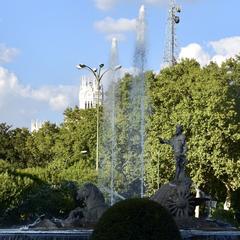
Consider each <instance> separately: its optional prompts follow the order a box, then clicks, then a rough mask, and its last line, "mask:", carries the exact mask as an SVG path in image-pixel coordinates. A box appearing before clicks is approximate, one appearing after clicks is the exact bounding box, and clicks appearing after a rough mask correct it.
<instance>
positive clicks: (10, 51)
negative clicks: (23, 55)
mask: <svg viewBox="0 0 240 240" xmlns="http://www.w3.org/2000/svg"><path fill="white" fill-rule="evenodd" d="M18 53H19V50H18V49H16V48H10V47H7V46H6V45H5V44H3V43H0V63H9V62H11V61H12V60H13V59H14V58H15V57H16V56H17V55H18Z"/></svg>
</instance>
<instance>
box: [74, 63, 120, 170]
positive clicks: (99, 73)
mask: <svg viewBox="0 0 240 240" xmlns="http://www.w3.org/2000/svg"><path fill="white" fill-rule="evenodd" d="M76 67H77V69H87V70H88V71H90V72H91V73H92V74H93V75H94V77H95V80H96V81H97V146H96V171H98V165H99V93H100V82H101V80H102V78H103V76H104V75H105V74H106V73H107V72H109V71H117V70H119V69H120V68H121V67H122V66H121V65H117V66H115V67H114V68H108V69H106V70H104V69H103V67H104V64H103V63H101V64H99V66H98V68H91V67H89V66H88V65H86V64H78V65H77V66H76Z"/></svg>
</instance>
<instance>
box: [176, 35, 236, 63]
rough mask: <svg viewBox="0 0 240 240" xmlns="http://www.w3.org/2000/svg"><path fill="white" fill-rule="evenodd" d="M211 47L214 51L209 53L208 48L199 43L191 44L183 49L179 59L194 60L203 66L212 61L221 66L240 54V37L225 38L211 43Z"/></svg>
mask: <svg viewBox="0 0 240 240" xmlns="http://www.w3.org/2000/svg"><path fill="white" fill-rule="evenodd" d="M208 46H210V48H211V50H212V51H213V53H212V54H210V53H208V50H210V49H208V48H205V49H204V47H203V46H201V45H199V44H197V43H191V44H189V45H187V46H186V47H183V48H181V51H180V54H179V59H183V58H190V59H191V58H193V59H196V60H197V61H198V62H199V63H200V64H201V65H202V66H204V65H206V64H208V63H209V62H210V61H213V62H216V63H217V64H218V65H221V64H222V62H224V61H225V60H226V59H228V58H231V57H235V56H236V55H237V54H239V53H240V36H236V37H229V38H223V39H220V40H217V41H211V42H210V43H209V44H208Z"/></svg>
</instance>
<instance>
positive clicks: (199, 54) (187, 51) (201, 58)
mask: <svg viewBox="0 0 240 240" xmlns="http://www.w3.org/2000/svg"><path fill="white" fill-rule="evenodd" d="M179 58H180V59H184V58H190V59H196V60H197V61H198V62H199V63H200V64H201V65H206V64H208V63H209V60H210V56H209V54H208V53H206V52H205V51H204V50H203V48H202V47H201V46H200V45H199V44H197V43H191V44H189V45H187V46H186V47H183V48H181V51H180V54H179Z"/></svg>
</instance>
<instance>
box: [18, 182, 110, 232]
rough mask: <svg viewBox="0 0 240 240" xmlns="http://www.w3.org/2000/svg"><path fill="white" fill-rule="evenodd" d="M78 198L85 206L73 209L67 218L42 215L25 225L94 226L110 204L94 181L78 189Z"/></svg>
mask: <svg viewBox="0 0 240 240" xmlns="http://www.w3.org/2000/svg"><path fill="white" fill-rule="evenodd" d="M77 200H80V201H83V202H84V207H77V208H75V209H74V210H72V211H71V212H70V213H69V215H68V217H67V218H65V219H57V218H52V219H48V218H47V217H46V216H45V215H42V216H40V217H39V218H38V219H37V220H36V221H35V222H34V223H32V224H29V225H28V226H26V227H23V228H22V230H27V229H30V228H31V229H43V230H44V229H48V230H50V229H52V230H54V229H59V228H77V227H92V226H94V225H95V224H96V223H97V221H98V220H99V218H100V217H101V216H102V214H103V212H104V211H105V210H107V208H108V206H107V204H106V203H105V199H104V196H103V194H102V193H101V191H100V190H99V189H98V188H97V187H96V186H95V185H94V184H92V183H85V184H84V185H83V186H82V187H81V188H80V189H78V191H77Z"/></svg>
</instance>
